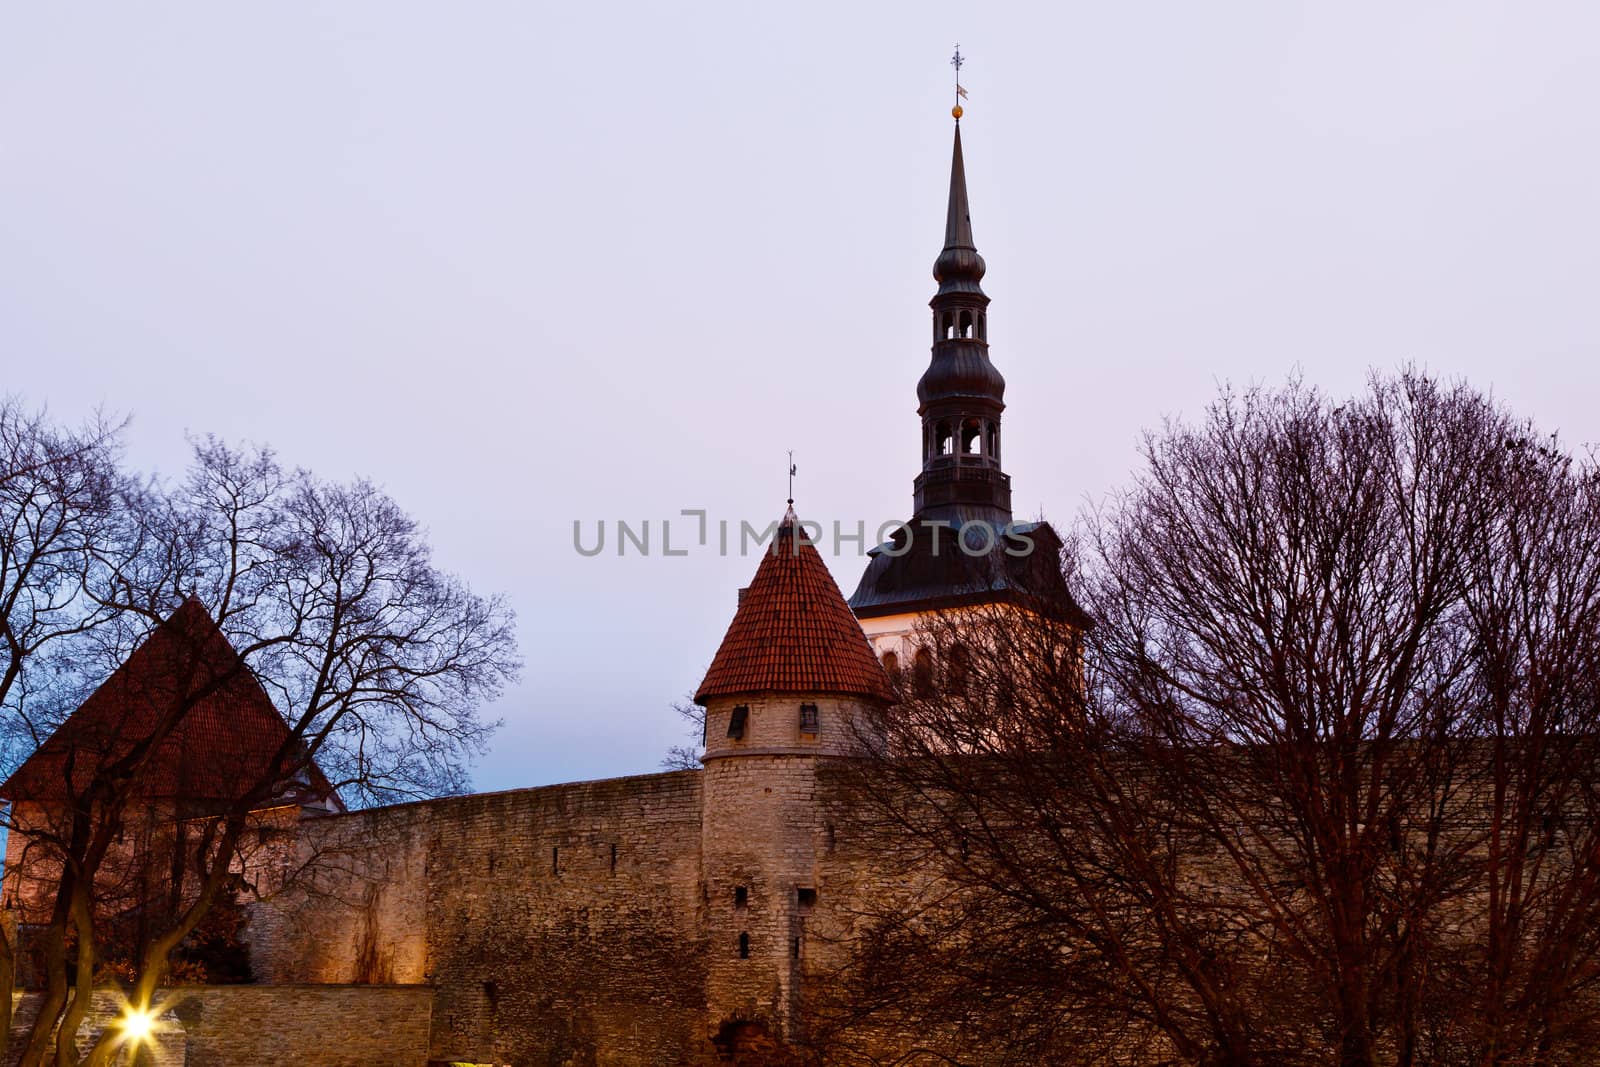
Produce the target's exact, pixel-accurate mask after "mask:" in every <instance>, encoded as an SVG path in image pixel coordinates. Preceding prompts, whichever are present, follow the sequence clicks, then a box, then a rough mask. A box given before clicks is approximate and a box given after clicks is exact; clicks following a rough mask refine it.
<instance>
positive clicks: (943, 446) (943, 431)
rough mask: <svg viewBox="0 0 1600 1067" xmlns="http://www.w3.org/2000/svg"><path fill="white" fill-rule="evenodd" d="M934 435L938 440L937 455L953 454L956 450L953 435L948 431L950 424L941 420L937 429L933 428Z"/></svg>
mask: <svg viewBox="0 0 1600 1067" xmlns="http://www.w3.org/2000/svg"><path fill="white" fill-rule="evenodd" d="M934 437H935V439H936V440H937V441H938V449H939V455H941V456H949V455H953V454H954V453H955V450H956V440H955V435H954V434H952V433H951V432H950V424H949V423H947V422H941V423H940V424H939V427H938V429H936V430H934Z"/></svg>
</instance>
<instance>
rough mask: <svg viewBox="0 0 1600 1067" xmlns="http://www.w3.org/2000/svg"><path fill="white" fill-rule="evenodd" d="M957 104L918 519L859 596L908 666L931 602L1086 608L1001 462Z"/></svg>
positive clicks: (876, 551)
mask: <svg viewBox="0 0 1600 1067" xmlns="http://www.w3.org/2000/svg"><path fill="white" fill-rule="evenodd" d="M953 114H954V116H955V120H956V121H955V144H954V148H953V150H952V154H951V160H950V197H949V203H948V206H947V209H946V213H945V228H944V247H943V248H942V249H941V250H940V252H939V256H938V258H937V259H935V260H934V263H933V277H934V280H935V281H936V282H938V285H939V287H938V289H937V290H936V291H935V293H934V294H933V299H932V300H930V301H929V306H930V307H931V308H932V310H933V350H932V354H931V357H930V359H929V362H928V368H927V370H925V371H924V372H923V374H922V378H921V379H920V380H919V381H918V382H917V414H918V416H919V417H920V419H921V454H922V469H921V471H920V473H918V475H917V476H916V479H915V481H914V482H913V483H912V515H911V519H910V521H909V522H907V523H905V524H904V525H902V526H901V527H900V528H899V529H898V531H897V532H896V533H895V535H894V537H893V538H892V539H891V540H889V541H887V542H885V543H883V544H881V545H878V546H877V547H875V548H873V549H871V550H870V551H869V553H868V555H869V557H870V561H869V563H868V564H867V569H866V572H865V573H864V574H863V575H862V577H861V582H860V584H859V585H857V586H856V591H855V593H854V594H853V595H852V596H851V597H850V608H851V610H852V611H854V612H855V614H856V617H857V618H858V619H859V620H861V624H862V628H863V629H864V630H865V631H866V633H867V637H868V639H869V640H870V641H871V642H872V644H873V648H874V651H876V652H877V653H878V655H879V656H880V657H881V658H882V659H883V660H884V662H885V664H886V665H888V666H890V667H891V668H892V667H895V666H898V665H901V664H900V662H899V661H900V659H901V657H903V656H905V655H907V654H908V652H909V651H910V649H909V646H908V645H907V642H906V640H905V639H906V637H907V636H908V635H909V634H910V633H911V631H912V630H913V629H914V627H915V624H916V620H917V619H918V618H919V617H920V616H922V615H924V614H925V613H927V612H931V611H940V610H944V609H950V608H962V607H970V606H973V605H977V604H984V603H993V602H996V601H1014V600H1023V599H1026V600H1027V601H1028V602H1029V603H1030V604H1037V603H1038V602H1040V600H1041V599H1042V600H1043V601H1045V602H1048V603H1054V604H1056V605H1058V606H1060V607H1061V608H1062V609H1063V610H1065V611H1066V612H1067V613H1068V615H1069V617H1071V618H1072V619H1073V620H1074V621H1077V620H1080V619H1081V612H1079V611H1078V609H1077V607H1076V606H1075V605H1074V604H1073V603H1072V601H1071V597H1070V596H1069V595H1068V594H1067V590H1066V587H1065V585H1064V584H1063V583H1062V581H1061V575H1060V569H1059V567H1058V566H1057V559H1058V555H1059V552H1060V549H1061V541H1060V538H1059V537H1058V535H1057V534H1056V532H1055V531H1054V530H1053V529H1051V527H1050V526H1049V525H1048V524H1046V523H1043V522H1022V523H1018V522H1015V521H1014V520H1013V519H1012V514H1011V478H1010V476H1009V475H1007V474H1006V472H1005V470H1004V469H1003V468H1002V466H1001V456H1002V452H1001V427H1000V420H1001V415H1002V413H1003V412H1004V411H1005V406H1006V405H1005V390H1006V380H1005V378H1004V377H1003V376H1002V375H1001V374H1000V371H999V370H998V369H996V367H995V365H994V363H993V362H992V361H991V360H990V358H989V297H988V296H987V295H986V294H985V293H984V291H983V286H982V281H983V275H984V271H985V269H986V268H985V264H984V261H983V256H981V255H979V254H978V249H977V245H976V244H975V243H974V241H973V236H972V213H971V209H970V206H969V203H968V198H967V172H966V163H965V160H964V159H963V157H962V150H961V114H962V109H961V107H960V106H959V105H957V107H956V108H955V109H954V112H953Z"/></svg>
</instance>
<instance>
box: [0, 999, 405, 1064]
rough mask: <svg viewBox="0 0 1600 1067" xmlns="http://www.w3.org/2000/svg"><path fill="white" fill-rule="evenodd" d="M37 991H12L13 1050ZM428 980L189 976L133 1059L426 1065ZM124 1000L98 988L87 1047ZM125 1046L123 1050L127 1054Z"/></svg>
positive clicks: (81, 1042)
mask: <svg viewBox="0 0 1600 1067" xmlns="http://www.w3.org/2000/svg"><path fill="white" fill-rule="evenodd" d="M40 999H41V995H40V994H37V993H28V994H20V995H18V996H17V998H16V1001H15V1004H16V1017H15V1020H14V1026H13V1027H12V1041H11V1047H10V1051H11V1058H12V1060H13V1061H14V1059H15V1057H16V1056H17V1055H19V1054H20V1052H21V1047H22V1043H23V1037H24V1035H25V1034H26V1032H27V1027H28V1025H29V1024H31V1023H32V1021H33V1019H34V1016H35V1015H36V1013H37V1011H38V1004H39V1001H40ZM432 1001H433V990H431V989H428V988H426V987H425V986H371V985H363V986H326V985H315V986H237V985H236V986H186V987H180V988H176V989H163V990H161V991H159V992H158V993H157V995H156V1002H157V1003H158V1004H160V1005H161V1006H162V1011H161V1013H160V1015H159V1016H158V1017H157V1020H156V1026H155V1029H154V1032H153V1033H152V1035H151V1037H150V1038H149V1039H148V1041H146V1042H142V1043H141V1046H140V1052H139V1054H138V1057H137V1060H136V1062H137V1063H139V1064H140V1067H424V1064H425V1063H426V1062H427V1059H428V1022H429V1012H430V1005H431V1004H432ZM124 1004H125V1001H124V999H123V997H122V995H121V994H120V993H119V992H117V991H115V990H109V989H108V990H97V991H96V992H95V994H94V1002H93V1007H92V1008H91V1010H90V1013H89V1018H88V1020H87V1022H86V1024H85V1026H84V1028H83V1029H82V1031H80V1033H79V1039H78V1051H79V1053H80V1055H81V1054H83V1053H86V1052H87V1051H88V1050H89V1047H90V1046H91V1045H92V1044H93V1043H94V1041H95V1039H96V1038H98V1037H99V1035H100V1033H101V1032H102V1031H103V1030H104V1029H105V1028H106V1027H107V1026H114V1025H115V1024H116V1020H117V1019H118V1018H119V1017H120V1015H121V1012H122V1009H123V1006H124ZM125 1055H126V1054H125Z"/></svg>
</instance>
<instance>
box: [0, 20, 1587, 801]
mask: <svg viewBox="0 0 1600 1067" xmlns="http://www.w3.org/2000/svg"><path fill="white" fill-rule="evenodd" d="M956 40H960V41H961V44H962V50H963V52H965V53H967V54H968V56H969V59H970V62H969V65H968V67H967V68H966V74H965V77H964V81H965V84H966V85H967V87H968V89H969V90H970V92H971V99H970V100H969V101H968V108H967V119H966V121H965V122H964V123H963V126H964V129H963V137H964V140H965V144H966V154H967V172H968V176H969V181H970V187H971V193H972V213H973V224H974V229H975V232H976V235H977V243H978V246H979V248H980V249H981V251H982V252H983V254H984V256H985V257H986V258H987V260H988V263H989V275H988V279H987V280H986V282H985V288H986V289H987V291H988V292H989V295H990V296H991V297H993V299H994V304H993V306H992V309H991V316H990V336H991V340H992V342H993V348H992V355H993V356H994V359H995V362H996V364H997V365H998V366H999V367H1000V369H1001V370H1002V371H1003V372H1004V374H1005V376H1006V378H1007V381H1008V383H1009V389H1008V392H1007V400H1008V402H1009V405H1010V406H1009V408H1008V410H1007V412H1006V421H1005V430H1006V443H1005V456H1006V467H1007V469H1008V470H1009V472H1010V473H1011V475H1012V478H1013V485H1014V488H1015V502H1016V507H1017V511H1018V513H1019V514H1020V515H1022V516H1024V517H1032V516H1035V515H1038V514H1040V513H1041V512H1042V513H1044V514H1046V515H1048V516H1050V517H1051V518H1053V519H1055V520H1057V521H1058V522H1060V523H1062V524H1069V523H1070V522H1071V521H1072V520H1073V516H1074V515H1075V513H1076V512H1077V511H1078V510H1079V509H1080V508H1081V507H1083V506H1084V505H1085V504H1086V503H1090V502H1093V501H1095V500H1098V499H1100V498H1102V497H1103V496H1104V495H1105V494H1106V493H1107V492H1108V491H1110V490H1111V489H1113V488H1114V487H1116V486H1117V485H1118V484H1119V483H1120V482H1122V481H1123V480H1124V478H1125V477H1126V474H1127V472H1128V470H1129V469H1130V467H1131V465H1132V464H1133V462H1134V459H1135V449H1136V446H1137V443H1138V438H1139V434H1140V432H1141V429H1142V428H1145V427H1150V426H1154V425H1157V424H1158V423H1159V421H1160V420H1161V419H1162V418H1163V417H1164V416H1167V415H1175V416H1180V417H1192V416H1193V415H1194V414H1195V413H1196V412H1197V411H1198V410H1199V409H1200V407H1201V406H1202V405H1203V404H1204V403H1205V402H1206V400H1207V399H1208V398H1209V397H1210V396H1211V395H1212V393H1213V392H1214V390H1215V386H1216V384H1217V383H1218V382H1220V381H1232V382H1235V383H1249V382H1254V381H1266V382H1279V381H1281V380H1282V379H1283V378H1284V376H1285V375H1286V374H1288V373H1290V372H1291V371H1292V370H1294V369H1295V368H1299V369H1300V370H1301V371H1302V372H1303V374H1304V376H1305V377H1306V378H1307V379H1308V380H1309V381H1311V382H1314V383H1316V384H1318V385H1321V386H1323V387H1325V388H1327V389H1329V390H1331V391H1334V392H1336V393H1345V392H1349V391H1352V390H1354V389H1356V388H1358V387H1359V385H1360V383H1361V379H1362V377H1363V376H1364V375H1365V373H1366V370H1367V368H1369V367H1373V366H1376V367H1380V368H1385V369H1388V368H1393V367H1395V366H1397V365H1398V364H1400V363H1403V362H1405V361H1417V362H1419V363H1422V364H1424V365H1425V366H1427V367H1429V368H1430V369H1432V370H1433V371H1435V372H1437V373H1440V374H1443V375H1446V376H1464V377H1466V378H1467V379H1469V380H1470V381H1472V382H1473V383H1475V384H1477V385H1479V386H1481V387H1484V388H1492V389H1493V390H1494V391H1495V392H1496V393H1497V394H1498V395H1500V396H1501V397H1503V398H1504V399H1506V400H1507V401H1509V402H1510V403H1511V404H1512V405H1513V406H1514V407H1515V408H1516V409H1517V410H1518V411H1520V412H1522V413H1524V414H1527V415H1532V416H1534V417H1536V418H1537V419H1539V420H1540V421H1541V423H1542V424H1543V425H1544V426H1546V427H1547V428H1550V429H1556V428H1559V429H1560V430H1561V431H1562V432H1563V434H1564V435H1565V436H1566V437H1567V438H1568V439H1569V440H1570V441H1574V442H1588V441H1597V440H1600V404H1597V403H1596V400H1597V397H1600V389H1597V387H1600V297H1597V294H1600V205H1597V193H1596V190H1600V148H1597V146H1600V108H1597V107H1596V101H1597V100H1600V8H1597V7H1596V6H1595V5H1594V4H1592V3H1589V2H1582V3H1570V4H1562V3H1541V4H1537V5H1534V4H1518V3H1510V2H1507V3H1502V4H1483V3H1471V2H1462V0H1452V2H1448V3H1412V4H1405V5H1396V4H1393V3H1340V4H1330V3H1315V4H1296V3H1288V2H1283V0H1257V2H1241V3H1232V4H1178V3H1168V4H1146V3H1117V4H1105V3H1100V4H1054V3H1051V4H1044V3H1041V4H1038V5H1035V6H1021V5H1017V6H1009V7H1006V8H1003V9H1001V8H998V6H997V5H982V6H978V5H973V4H971V3H965V4H956V3H928V2H919V3H905V4H895V5H891V4H872V5H863V4H855V3H851V4H819V3H812V4H805V5H772V4H752V3H749V2H747V0H740V2H737V3H733V2H729V3H723V4H717V5H690V6H685V5H677V4H673V5H666V4H651V5H644V4H640V5H638V6H636V7H622V6H616V5H598V4H560V5H533V4H528V3H520V2H519V3H504V4H496V3H473V4H444V3H430V4H402V3H396V2H393V0H385V2H382V3H377V2H373V3H352V2H344V3H339V4H307V3H279V4H271V5H255V6H249V5H237V4H213V3H198V2H195V3H174V4H137V5H131V4H128V5H124V4H113V5H95V6H93V7H89V8H82V7H80V8H72V7H70V6H68V5H60V4H31V5H18V6H14V7H13V8H12V9H11V11H10V12H9V13H8V15H7V18H6V20H5V27H4V32H3V33H0V390H4V391H14V392H19V393H21V394H22V395H24V396H26V397H27V398H29V399H30V400H32V401H34V402H47V403H48V404H49V405H50V406H51V407H52V409H53V410H54V411H55V412H56V413H57V414H59V415H62V416H65V417H74V416H77V415H79V414H81V413H83V412H86V411H88V410H89V409H90V408H92V407H93V406H95V405H98V404H103V405H106V406H108V407H110V408H112V409H115V410H119V411H124V412H130V413H132V414H133V416H134V418H135V422H134V425H133V430H132V435H131V455H130V458H131V460H132V461H133V462H134V463H136V464H138V465H140V466H141V467H144V468H146V469H155V470H160V471H164V472H169V473H170V472H174V471H176V470H177V469H178V468H179V467H180V466H181V464H182V462H183V458H184V450H185V445H184V437H183V435H184V432H185V431H186V430H192V431H215V432H218V433H220V434H223V435H226V436H229V437H233V438H248V439H252V440H258V441H265V442H270V443H271V444H273V445H275V446H276V447H277V448H278V449H279V450H280V452H281V453H282V454H283V455H284V457H285V458H286V459H287V460H289V461H290V462H293V463H297V464H302V465H305V466H309V467H312V468H314V469H315V470H317V471H319V472H320V473H323V474H325V475H328V476H333V477H348V476H351V475H354V474H358V473H359V474H366V475H369V476H371V477H372V478H374V479H375V480H377V481H378V482H380V483H381V484H383V485H384V486H385V487H386V488H387V489H388V490H389V491H390V492H391V493H392V494H393V495H394V496H395V497H396V498H398V499H399V500H400V502H401V503H402V504H403V505H404V506H405V507H407V508H408V509H409V510H410V511H412V512H413V513H414V514H415V515H417V516H418V517H419V518H420V519H421V520H422V521H423V522H424V523H425V524H426V525H427V526H428V527H429V528H430V530H431V531H432V534H433V540H434V543H435V545H436V546H437V553H438V558H439V560H440V561H441V562H442V563H443V564H444V565H445V566H447V567H448V568H450V569H452V570H455V571H458V572H460V573H461V574H463V575H465V576H466V577H467V578H468V579H469V580H470V581H471V582H472V583H473V584H474V585H475V586H477V587H479V588H481V589H484V590H495V589H499V590H504V591H506V592H507V593H508V594H509V595H510V597H511V598H512V600H513V602H514V603H515V605H516V607H517V609H518V611H519V613H520V616H521V635H522V642H523V649H524V652H525V655H526V657H527V661H528V669H527V677H526V681H525V683H524V684H523V685H522V686H521V687H520V688H519V689H518V690H517V691H515V692H513V693H511V694H509V695H508V696H507V698H506V699H505V700H504V701H503V702H502V703H501V704H500V706H499V707H498V708H497V709H496V712H497V713H498V714H499V715H501V716H503V717H504V718H505V720H506V725H505V728H504V730H503V731H502V732H501V733H500V734H499V736H498V739H497V741H496V743H495V746H494V751H493V753H492V754H491V755H490V757H489V758H488V759H487V760H485V761H484V763H483V764H482V765H481V766H480V767H479V769H478V772H477V780H478V783H479V785H480V786H481V787H483V788H504V787H509V786H515V785H527V784H538V783H544V782H552V781H560V780H566V779H575V778H588V777H597V776H603V775H613V774H624V773H633V772H641V771H649V770H652V769H654V767H655V766H656V763H657V761H658V760H659V758H660V757H661V755H662V753H663V751H664V750H665V749H666V748H667V746H668V745H669V744H672V743H675V742H676V741H678V740H679V739H680V735H681V728H680V724H679V723H678V721H677V720H676V718H675V717H674V716H673V714H672V713H671V711H670V710H669V705H670V704H671V702H672V701H673V700H675V699H677V698H679V697H681V696H682V695H684V694H685V693H687V692H689V691H690V690H691V689H692V688H693V687H694V685H695V684H696V682H697V681H698V680H699V678H700V675H701V674H702V672H703V671H704V669H705V666H706V664H707V663H708V662H709V660H710V658H711V655H712V653H713V652H714V651H715V648H716V644H717V641H718V640H719V638H720V637H721V635H722V632H723V629H724V628H725V627H726V625H727V623H728V620H729V618H730V617H731V614H732V612H733V607H734V597H735V591H736V589H737V588H738V587H739V586H740V585H742V584H744V583H745V582H746V581H748V579H749V576H750V574H751V573H753V571H754V568H755V560H753V559H749V558H739V557H737V556H735V557H732V558H722V557H719V556H718V555H717V554H716V553H715V552H711V551H705V550H699V549H696V550H695V551H693V552H692V553H691V554H690V555H689V556H687V557H683V558H672V559H667V558H662V557H661V556H659V555H654V556H652V557H650V558H633V557H629V558H622V559H619V558H617V556H616V555H615V554H614V552H613V551H608V552H607V553H606V554H604V555H602V556H599V557H596V558H593V559H585V558H582V557H580V556H578V555H577V553H576V552H574V550H573V548H572V523H573V520H574V519H580V520H583V521H584V523H585V529H586V530H590V531H592V530H593V524H594V523H595V522H596V521H597V520H599V519H602V518H604V519H607V520H611V521H614V520H616V519H619V518H626V519H629V520H631V521H633V522H635V523H637V522H638V521H639V520H642V519H646V518H648V519H651V520H653V522H652V527H653V528H654V530H655V534H656V537H657V539H659V524H660V521H661V519H662V518H663V517H669V516H674V515H676V514H677V513H678V511H679V509H682V508H705V509H708V511H709V513H710V516H711V518H712V519H713V520H715V519H719V518H728V519H730V520H733V521H734V522H737V521H738V520H740V519H749V520H751V521H753V522H757V523H758V524H765V522H767V521H768V520H770V519H772V518H775V517H776V516H777V515H778V514H779V513H780V512H781V511H782V508H783V497H784V480H783V471H784V451H785V450H786V449H789V448H793V449H794V450H795V451H796V453H797V456H796V459H797V462H798V463H799V466H800V479H799V482H798V484H797V487H796V495H797V497H798V498H799V504H798V507H799V509H800V511H801V512H802V514H803V515H804V516H806V517H808V518H814V519H818V520H821V521H823V522H825V523H826V522H831V521H832V520H834V519H841V520H844V521H846V522H847V523H848V524H850V525H853V524H854V523H855V521H857V520H858V519H859V520H865V521H867V522H868V524H869V527H872V526H876V525H877V523H879V522H881V521H884V520H889V519H894V518H900V517H905V515H906V514H907V513H908V512H909V509H910V503H911V479H912V477H913V476H914V475H915V473H916V470H917V464H918V422H917V417H916V413H915V406H916V402H915V395H914V386H915V383H916V379H917V377H918V375H919V374H920V373H921V372H922V369H923V367H924V366H925V365H926V362H927V351H928V338H929V334H930V327H929V320H928V311H927V307H926V301H927V299H928V297H929V296H930V295H931V294H932V292H933V282H932V280H931V278H930V276H929V268H930V266H931V264H932V262H933V259H934V256H935V255H936V253H937V252H938V249H939V245H940V243H941V236H942V228H943V219H944V195H945V186H946V181H947V173H948V165H949V150H950V143H949V142H950V129H949V126H950V122H949V113H948V112H949V105H950V74H951V71H950V68H949V66H948V65H947V62H946V60H947V58H948V56H949V54H950V51H951V46H952V44H953V43H954V42H955V41H956ZM680 521H683V520H680ZM686 530H687V527H686V526H685V527H684V531H686ZM684 531H680V530H677V529H675V530H674V534H675V538H674V539H675V541H676V540H678V537H677V536H676V535H677V534H679V533H680V532H684ZM652 547H653V548H657V549H658V548H659V541H657V543H656V544H653V545H652ZM852 551H853V550H852ZM831 563H832V566H833V569H834V574H835V576H836V577H837V578H838V580H839V582H840V584H841V585H842V586H844V588H845V592H846V594H848V593H849V592H850V590H851V589H853V588H854V585H855V581H856V579H857V577H858V576H859V573H860V570H861V567H862V565H863V561H862V560H861V559H860V558H859V557H857V556H855V555H853V554H851V555H847V556H843V557H835V558H833V559H832V560H831Z"/></svg>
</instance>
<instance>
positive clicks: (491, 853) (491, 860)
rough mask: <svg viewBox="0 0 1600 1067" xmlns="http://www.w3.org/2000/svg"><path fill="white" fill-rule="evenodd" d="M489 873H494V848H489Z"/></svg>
mask: <svg viewBox="0 0 1600 1067" xmlns="http://www.w3.org/2000/svg"><path fill="white" fill-rule="evenodd" d="M489 873H490V874H493V873H494V849H490V850H489Z"/></svg>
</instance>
